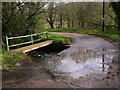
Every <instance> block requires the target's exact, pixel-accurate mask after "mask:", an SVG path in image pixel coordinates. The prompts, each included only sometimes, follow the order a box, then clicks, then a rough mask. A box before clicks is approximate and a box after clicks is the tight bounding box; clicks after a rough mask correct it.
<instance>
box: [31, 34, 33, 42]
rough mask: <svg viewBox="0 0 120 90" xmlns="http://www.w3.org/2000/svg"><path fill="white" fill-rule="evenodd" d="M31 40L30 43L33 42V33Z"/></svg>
mask: <svg viewBox="0 0 120 90" xmlns="http://www.w3.org/2000/svg"><path fill="white" fill-rule="evenodd" d="M31 42H32V44H33V35H32V34H31Z"/></svg>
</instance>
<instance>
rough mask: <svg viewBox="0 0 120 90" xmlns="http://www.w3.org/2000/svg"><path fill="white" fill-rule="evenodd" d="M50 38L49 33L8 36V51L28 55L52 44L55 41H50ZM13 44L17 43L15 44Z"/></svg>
mask: <svg viewBox="0 0 120 90" xmlns="http://www.w3.org/2000/svg"><path fill="white" fill-rule="evenodd" d="M48 38H49V36H48V32H42V33H37V34H31V35H24V36H17V37H8V36H6V43H7V50H8V51H10V50H14V51H16V52H23V53H26V52H29V51H32V50H35V49H38V48H41V47H44V46H47V45H50V44H52V42H53V40H49V39H48ZM11 42H12V43H11ZM13 42H15V43H16V42H17V43H16V44H13Z"/></svg>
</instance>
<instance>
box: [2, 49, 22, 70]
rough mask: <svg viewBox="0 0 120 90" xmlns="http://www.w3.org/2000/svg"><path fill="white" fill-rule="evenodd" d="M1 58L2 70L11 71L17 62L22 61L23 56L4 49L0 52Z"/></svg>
mask: <svg viewBox="0 0 120 90" xmlns="http://www.w3.org/2000/svg"><path fill="white" fill-rule="evenodd" d="M0 58H1V59H0V62H1V63H0V64H1V65H2V70H9V69H11V68H12V67H13V66H14V64H15V63H16V62H18V61H19V60H21V59H22V54H21V53H16V52H11V51H6V50H5V49H2V50H0Z"/></svg>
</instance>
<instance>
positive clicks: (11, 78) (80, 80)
mask: <svg viewBox="0 0 120 90" xmlns="http://www.w3.org/2000/svg"><path fill="white" fill-rule="evenodd" d="M52 34H58V35H62V36H65V37H69V38H71V39H72V43H71V44H70V47H69V48H67V49H65V50H63V51H60V52H59V53H55V52H52V53H49V52H45V51H44V49H38V50H34V51H32V52H29V53H28V55H29V56H30V58H31V59H32V60H33V61H29V60H28V61H27V60H24V61H22V62H19V63H18V64H16V68H15V69H14V70H12V71H10V72H9V73H8V72H3V87H5V88H9V87H17V88H21V87H22V88H118V47H117V46H114V45H113V44H111V43H109V42H108V41H106V40H104V39H102V38H99V37H96V36H93V35H84V34H75V33H58V32H52ZM45 48H46V49H45V50H48V49H50V47H45Z"/></svg>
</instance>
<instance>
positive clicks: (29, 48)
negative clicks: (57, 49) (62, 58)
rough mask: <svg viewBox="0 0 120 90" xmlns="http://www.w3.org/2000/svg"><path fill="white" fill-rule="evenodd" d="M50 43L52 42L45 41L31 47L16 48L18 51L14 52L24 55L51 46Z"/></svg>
mask: <svg viewBox="0 0 120 90" xmlns="http://www.w3.org/2000/svg"><path fill="white" fill-rule="evenodd" d="M52 42H53V40H47V41H44V42H40V43H37V44H32V45H29V46H25V47H22V48H18V49H15V50H14V51H16V52H23V53H26V52H29V51H32V50H35V49H38V48H41V47H44V46H47V45H49V44H52Z"/></svg>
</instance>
